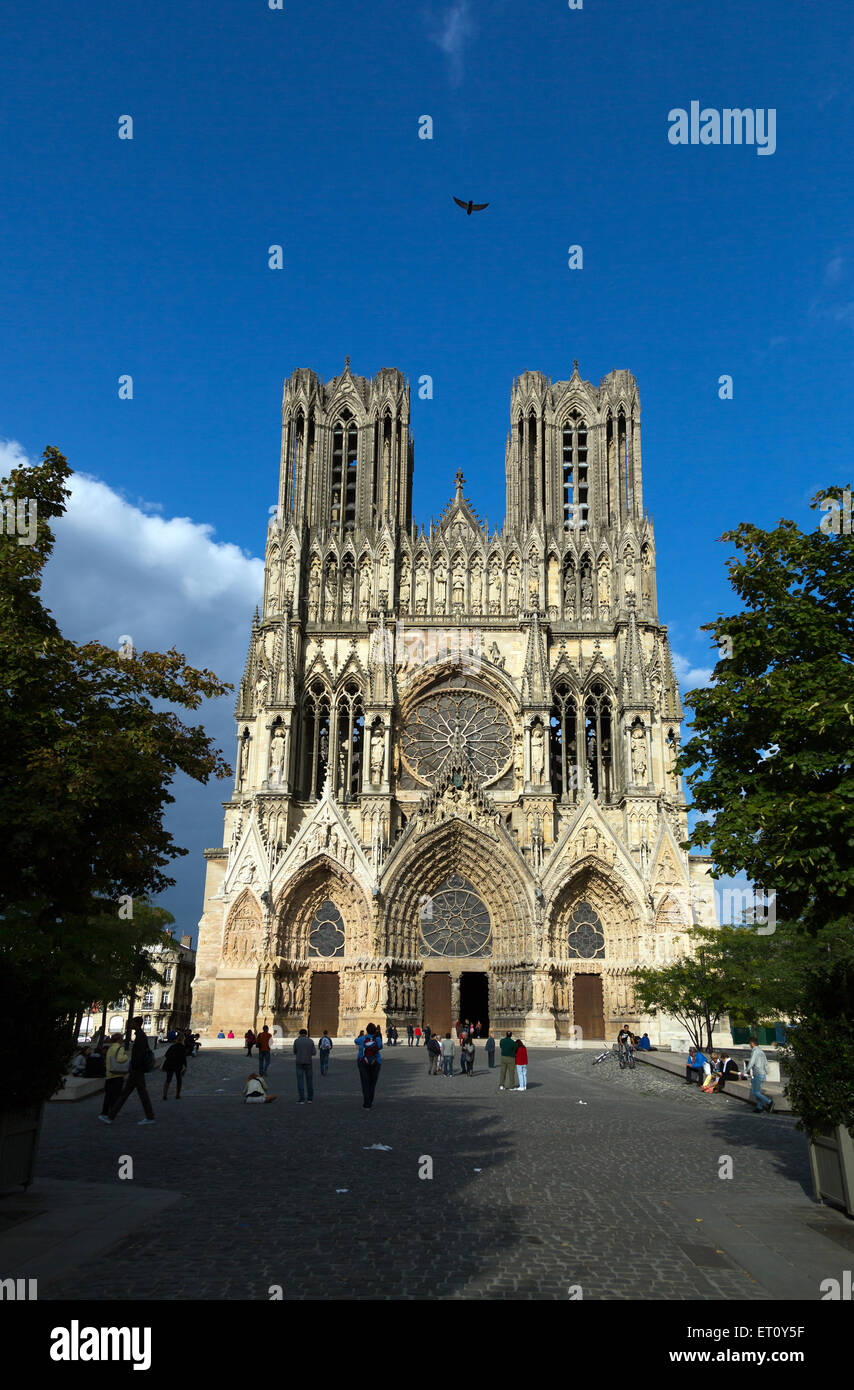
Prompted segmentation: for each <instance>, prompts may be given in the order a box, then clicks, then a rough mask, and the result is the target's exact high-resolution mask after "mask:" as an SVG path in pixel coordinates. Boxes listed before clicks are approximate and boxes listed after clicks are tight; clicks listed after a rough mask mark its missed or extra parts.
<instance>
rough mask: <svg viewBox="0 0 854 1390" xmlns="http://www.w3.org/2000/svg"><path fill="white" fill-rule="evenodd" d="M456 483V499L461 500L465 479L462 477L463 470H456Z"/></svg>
mask: <svg viewBox="0 0 854 1390" xmlns="http://www.w3.org/2000/svg"><path fill="white" fill-rule="evenodd" d="M456 482H457V498H461V497H462V495H463V483H464V482H465V478H464V477H463V470H462V469H461V468H458V469H457V477H456Z"/></svg>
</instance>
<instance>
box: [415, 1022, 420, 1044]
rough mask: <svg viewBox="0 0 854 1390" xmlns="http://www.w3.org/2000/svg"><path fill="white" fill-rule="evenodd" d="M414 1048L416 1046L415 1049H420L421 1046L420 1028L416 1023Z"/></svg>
mask: <svg viewBox="0 0 854 1390" xmlns="http://www.w3.org/2000/svg"><path fill="white" fill-rule="evenodd" d="M415 1046H416V1047H420V1046H421V1028H420V1025H419V1024H417V1023H416V1025H415Z"/></svg>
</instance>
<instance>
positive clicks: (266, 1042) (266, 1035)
mask: <svg viewBox="0 0 854 1390" xmlns="http://www.w3.org/2000/svg"><path fill="white" fill-rule="evenodd" d="M272 1039H273V1035H272V1033H271V1032H270V1030H269V1028H268V1027H267V1025H266V1023H265V1024H264V1027H263V1028H262V1029H261V1032H260V1033H259V1034H258V1036H257V1038H256V1039H255V1045H256V1046H257V1048H258V1075H259V1076H266V1074H267V1068H268V1067H269V1065H270V1043H271V1042H272Z"/></svg>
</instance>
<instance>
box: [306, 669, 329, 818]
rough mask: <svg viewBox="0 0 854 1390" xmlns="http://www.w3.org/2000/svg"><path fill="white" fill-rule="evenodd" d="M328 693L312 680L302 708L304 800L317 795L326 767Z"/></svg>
mask: <svg viewBox="0 0 854 1390" xmlns="http://www.w3.org/2000/svg"><path fill="white" fill-rule="evenodd" d="M330 708H331V707H330V700H329V694H328V692H327V690H326V687H325V686H324V684H323V682H322V681H320V680H315V681H312V683H311V686H310V688H309V691H308V694H307V695H306V697H305V704H304V707H303V740H302V786H303V790H304V793H305V795H306V796H307V797H310V798H312V799H314V798H315V797H318V796H320V793H321V791H322V790H323V783H324V781H325V780H326V769H327V767H328V766H329V725H330V718H329V716H330Z"/></svg>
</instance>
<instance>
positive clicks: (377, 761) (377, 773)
mask: <svg viewBox="0 0 854 1390" xmlns="http://www.w3.org/2000/svg"><path fill="white" fill-rule="evenodd" d="M384 770H385V733H384V731H383V730H382V729H381V728H379V727H376V728H374V729H372V730H371V786H372V787H379V786H380V785H381V783H382V780H383V772H384Z"/></svg>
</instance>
